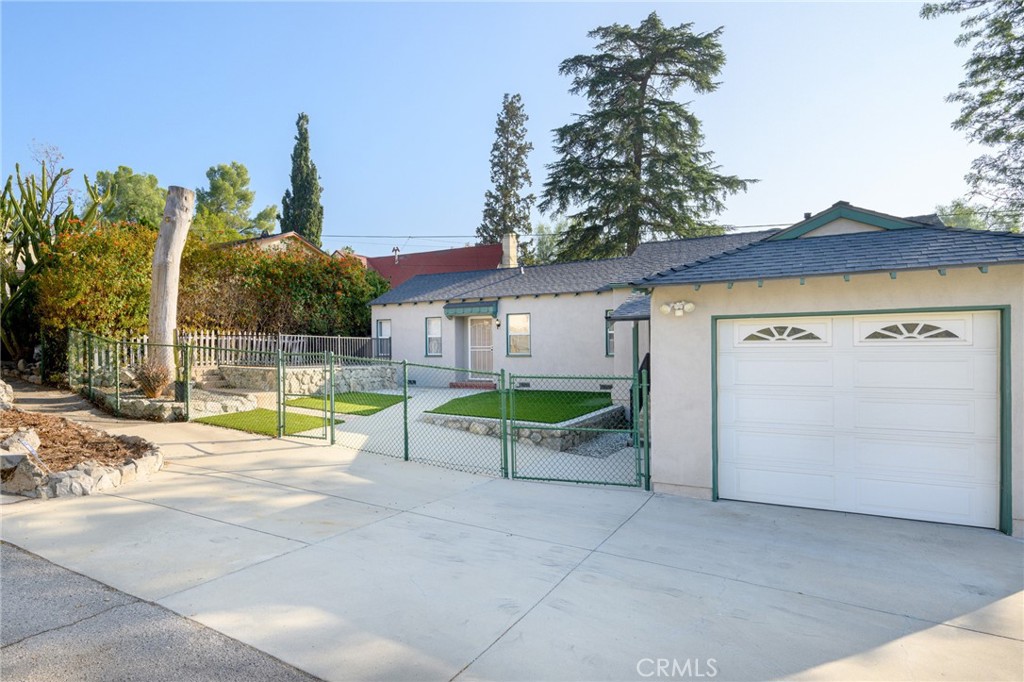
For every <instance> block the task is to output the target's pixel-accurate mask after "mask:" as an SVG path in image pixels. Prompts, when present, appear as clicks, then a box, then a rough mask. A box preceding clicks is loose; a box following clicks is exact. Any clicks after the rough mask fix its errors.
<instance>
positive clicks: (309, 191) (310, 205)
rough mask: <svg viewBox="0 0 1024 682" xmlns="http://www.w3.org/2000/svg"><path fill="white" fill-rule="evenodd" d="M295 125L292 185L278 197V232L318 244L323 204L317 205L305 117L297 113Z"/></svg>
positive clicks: (317, 190)
mask: <svg viewBox="0 0 1024 682" xmlns="http://www.w3.org/2000/svg"><path fill="white" fill-rule="evenodd" d="M295 126H296V127H297V128H298V130H299V132H298V133H297V134H296V135H295V149H294V150H292V176H291V180H292V186H291V189H287V190H285V192H284V198H283V199H281V232H282V233H285V232H298V233H299V234H300V235H302V236H303V237H305V238H306V239H308V240H309V241H311V242H312V243H314V244H316V245H317V247H319V246H320V245H321V242H320V235H321V234H323V231H324V207H323V206H322V205H320V192H321V191H322V190H323V187H321V186H320V177H319V176H318V175H317V172H316V164H315V163H313V160H312V159H311V158H310V156H309V116H307V115H306V114H304V113H303V114H299V118H298V120H297V121H296V122H295Z"/></svg>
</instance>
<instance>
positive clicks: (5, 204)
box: [0, 163, 107, 357]
mask: <svg viewBox="0 0 1024 682" xmlns="http://www.w3.org/2000/svg"><path fill="white" fill-rule="evenodd" d="M41 167H42V168H41V171H40V174H39V177H38V178H37V177H36V176H35V175H29V176H28V177H24V178H23V177H22V175H21V167H20V166H18V165H17V164H16V165H15V166H14V169H15V175H14V176H8V177H7V183H6V184H5V185H4V188H3V192H0V229H2V230H3V233H2V237H3V252H2V253H0V327H2V328H0V341H2V342H3V345H4V347H5V348H6V349H7V351H8V353H10V355H11V357H18V356H19V355H21V351H22V350H23V349H22V348H21V347H20V344H19V338H18V336H16V335H15V333H14V326H15V325H14V315H15V311H16V309H17V307H18V304H19V302H21V301H22V299H23V298H24V297H25V296H26V295H27V293H28V291H29V287H28V286H27V284H28V283H29V281H30V280H31V279H32V277H33V275H35V273H36V272H38V271H39V269H40V268H41V267H42V265H43V261H42V260H41V259H42V257H43V254H44V253H45V251H46V247H48V246H52V245H53V244H54V243H55V241H56V240H57V239H59V238H60V235H61V234H62V233H63V232H65V231H66V230H68V229H69V228H70V226H71V222H72V221H73V220H76V219H78V220H81V221H82V222H83V223H84V224H86V225H91V224H92V223H93V222H95V220H96V215H97V212H98V211H99V207H100V204H102V202H103V201H104V200H106V198H107V197H106V196H101V195H100V194H99V192H98V191H97V189H96V187H95V186H93V185H92V184H90V183H89V178H88V177H86V178H85V186H86V190H87V191H88V194H89V201H88V202H87V207H86V210H85V211H84V212H83V214H82V215H81V217H78V216H76V215H75V207H74V204H73V203H72V200H71V198H70V197H68V203H67V206H65V207H64V208H63V209H62V210H60V211H59V212H58V211H57V210H56V209H55V208H52V207H51V204H52V203H53V200H54V193H55V192H56V191H57V189H58V188H59V187H60V185H61V181H62V180H63V179H64V178H65V177H66V176H68V175H70V174H71V171H70V170H68V169H63V168H62V169H60V170H59V171H57V172H56V173H52V174H51V173H50V172H48V169H47V167H46V163H42V164H41ZM15 180H17V182H16V186H17V194H15ZM19 268H22V269H23V270H22V272H19V271H18V270H19Z"/></svg>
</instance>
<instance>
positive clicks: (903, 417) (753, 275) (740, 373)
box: [502, 202, 1024, 536]
mask: <svg viewBox="0 0 1024 682" xmlns="http://www.w3.org/2000/svg"><path fill="white" fill-rule="evenodd" d="M936 222H937V221H934V220H930V219H929V218H928V217H918V218H914V219H905V218H897V217H895V216H890V215H885V214H881V213H876V212H874V211H869V210H866V209H862V208H858V207H855V206H851V205H850V204H848V203H846V202H840V203H838V204H835V205H834V206H832V207H831V208H829V209H828V210H826V211H823V212H822V213H819V214H817V215H814V216H809V217H808V218H807V219H805V220H803V221H801V222H799V223H797V224H796V225H793V226H792V227H790V228H788V229H786V230H783V231H781V232H778V233H776V234H773V235H769V236H767V237H766V238H765V239H763V240H761V241H758V242H754V243H750V244H748V245H745V246H741V247H740V248H738V249H735V250H732V251H729V252H727V253H721V254H719V255H717V256H713V257H711V258H707V259H706V260H703V261H701V262H697V263H690V264H680V265H677V266H674V267H672V268H671V269H667V270H665V271H663V272H661V273H659V274H657V275H654V276H647V277H643V278H638V279H636V280H633V283H634V284H635V285H636V286H638V287H642V288H645V289H648V290H650V291H651V292H652V295H651V300H650V302H649V303H646V302H645V301H643V299H639V298H635V299H634V300H633V301H632V302H631V305H632V306H633V308H632V314H633V317H632V318H629V316H628V313H629V312H630V310H629V309H627V308H621V309H620V310H619V314H621V315H623V316H624V317H623V319H627V318H629V319H640V320H643V319H648V318H649V321H650V324H651V356H652V371H653V377H652V394H651V432H652V438H651V444H652V461H651V475H652V479H653V483H654V489H655V490H658V491H662V492H674V493H679V494H683V495H690V496H697V497H704V498H719V497H721V498H728V499H733V500H746V501H752V502H766V503H772V504H784V505H791V506H796V507H812V508H817V509H832V510H838V511H847V512H859V513H865V514H876V515H882V516H894V517H903V518H908V519H921V520H929V521H940V522H947V523H955V524H964V525H970V526H982V527H987V528H999V529H1001V530H1003V531H1004V532H1007V533H1010V532H1012V533H1013V534H1014V535H1016V536H1022V535H1024V379H1022V378H1021V376H1022V375H1021V369H1020V368H1021V367H1024V326H1022V323H1021V319H1022V315H1024V236H1021V235H1013V234H1007V233H993V232H982V231H970V230H960V229H951V228H945V227H943V226H942V225H941V224H935V223H936ZM645 303H646V305H645ZM688 304H690V305H688ZM502 305H503V306H504V305H505V304H504V303H503V304H502ZM645 307H646V311H647V316H646V317H645V316H644V312H645V310H644V309H645ZM651 311H653V313H652V312H651ZM677 311H678V312H677ZM580 324H581V327H580V330H579V331H578V332H574V333H571V334H567V335H568V336H571V337H574V338H578V339H582V338H584V337H586V335H587V334H589V333H590V332H589V331H587V332H584V331H583V328H582V323H580ZM563 333H565V332H563Z"/></svg>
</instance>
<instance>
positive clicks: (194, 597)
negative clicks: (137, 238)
mask: <svg viewBox="0 0 1024 682" xmlns="http://www.w3.org/2000/svg"><path fill="white" fill-rule="evenodd" d="M16 391H17V399H18V403H19V404H20V405H21V406H22V407H24V408H26V409H38V410H50V411H58V412H61V413H62V414H65V415H66V416H69V417H71V418H74V419H79V420H82V421H87V422H90V423H92V424H94V425H96V426H98V427H100V428H106V429H107V430H110V431H113V432H117V433H131V434H134V435H141V436H144V437H146V438H148V439H150V440H153V441H155V442H158V443H160V444H161V445H162V446H163V448H164V453H165V457H166V458H167V460H168V462H169V463H168V465H167V469H166V471H165V472H162V473H161V474H159V475H158V476H157V477H155V478H154V479H153V480H151V481H149V482H147V483H139V484H136V485H133V486H129V487H126V488H123V489H121V490H119V491H118V493H117V494H116V495H103V496H95V497H89V498H82V499H72V500H54V501H48V502H31V501H30V502H21V503H18V504H11V505H4V506H3V507H2V508H0V515H2V516H0V520H2V528H0V536H2V537H3V539H4V540H6V541H8V542H11V543H13V544H16V545H18V546H21V547H24V548H25V549H27V550H29V551H31V552H33V553H35V554H38V555H40V556H43V557H45V558H47V559H49V560H50V561H53V562H55V563H56V564H59V565H60V566H64V567H67V568H69V569H71V570H74V571H76V572H78V573H81V574H83V575H86V576H89V577H90V578H94V579H95V580H98V581H100V582H101V583H104V584H106V585H109V586H112V587H114V588H116V589H118V590H121V591H123V592H124V593H126V594H128V595H132V596H134V597H136V598H139V599H142V600H146V601H148V602H152V603H154V604H157V605H159V606H163V607H166V608H168V609H170V610H171V611H173V612H175V613H178V614H181V615H183V616H186V617H188V618H189V619H191V620H194V621H196V622H197V623H200V624H202V625H205V626H207V627H210V628H212V629H214V630H216V631H218V632H220V633H223V634H225V635H227V636H228V637H230V638H233V639H234V640H237V641H239V642H243V643H245V644H248V645H250V646H252V647H255V648H256V649H258V650H260V651H262V652H265V653H267V654H270V655H271V656H273V657H275V658H277V659H280V660H281V661H283V662H285V663H287V664H288V665H292V666H295V667H296V668H299V669H301V670H303V671H306V672H308V673H311V674H313V675H316V676H318V677H322V678H324V679H330V680H351V679H360V680H362V679H380V680H451V679H493V680H599V679H607V680H623V679H648V678H651V677H676V678H679V677H687V676H688V677H698V676H701V675H703V676H704V677H710V676H712V675H711V673H712V669H713V672H714V676H715V677H716V678H717V679H724V680H733V679H736V680H740V679H776V678H786V679H798V678H806V679H858V680H859V679H920V678H926V679H933V678H940V677H944V678H953V679H985V680H995V679H1008V680H1019V679H1021V677H1022V670H1024V642H1022V640H1024V615H1022V614H1024V600H1022V593H1021V591H1022V589H1024V544H1022V543H1021V542H1020V541H1018V540H1014V539H1011V538H1007V537H1005V536H1002V535H999V534H998V533H995V532H993V531H987V530H982V529H973V528H963V527H956V526H943V525H938V524H928V523H919V522H913V521H900V520H893V519H883V518H875V517H866V516H857V515H849V514H839V513H830V512H818V511H812V510H803V509H791V508H783V507H771V506H765V505H756V504H744V503H734V502H718V503H709V502H701V501H697V500H689V499H681V498H673V497H666V496H660V495H654V496H652V495H650V494H647V493H643V492H641V491H637V490H610V489H600V488H582V487H571V486H558V485H550V484H534V483H527V482H523V481H507V480H502V479H489V478H484V477H479V476H474V475H470V474H464V473H459V472H454V471H447V470H442V469H435V468H431V467H429V466H424V465H421V464H416V463H407V462H402V461H400V460H394V459H388V458H384V457H379V456H375V455H366V454H359V453H356V452H353V451H351V450H346V449H344V448H341V447H318V446H314V445H310V444H306V443H297V442H292V441H288V440H281V441H274V440H269V439H264V438H258V437H253V436H249V435H246V434H242V433H238V432H233V431H227V430H224V429H217V428H214V427H207V426H202V425H199V424H152V423H140V422H122V421H119V420H115V419H112V418H110V417H109V416H106V415H102V414H99V413H96V412H95V411H92V410H90V409H89V408H87V407H85V406H84V405H83V404H82V403H81V401H79V400H78V399H77V398H75V397H73V396H67V395H62V394H58V393H55V392H48V391H42V390H28V389H26V387H25V386H24V385H21V384H19V385H17V386H16ZM4 592H5V594H6V592H7V587H6V585H5V586H4ZM219 677H220V675H218V674H217V673H216V671H214V672H211V674H210V676H209V677H208V678H207V679H217V678H219ZM66 679H72V678H66Z"/></svg>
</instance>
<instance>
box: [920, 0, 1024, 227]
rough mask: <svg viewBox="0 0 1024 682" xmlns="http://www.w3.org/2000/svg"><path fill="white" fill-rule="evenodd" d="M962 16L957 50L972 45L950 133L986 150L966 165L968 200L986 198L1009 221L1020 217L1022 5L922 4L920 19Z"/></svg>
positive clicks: (980, 1)
mask: <svg viewBox="0 0 1024 682" xmlns="http://www.w3.org/2000/svg"><path fill="white" fill-rule="evenodd" d="M962 13H963V14H966V16H965V17H964V19H963V20H962V21H961V22H960V27H961V28H963V33H961V34H960V36H959V37H958V38H957V39H956V44H957V45H960V46H964V45H973V47H972V51H971V57H970V59H968V60H967V63H966V64H964V68H965V69H966V74H965V78H964V80H963V81H962V82H961V83H960V85H959V88H960V89H959V90H957V91H956V92H954V93H953V94H951V95H949V96H948V97H947V98H946V100H947V101H949V102H956V103H958V104H960V116H959V117H958V118H957V119H956V120H955V121H953V128H954V129H955V130H964V131H966V132H967V139H968V140H970V141H971V142H978V143H980V144H982V145H984V146H986V147H991V148H992V149H993V150H995V151H994V153H992V154H983V155H981V156H979V157H978V158H977V159H975V160H974V162H973V163H972V164H971V172H970V173H968V174H967V176H966V180H967V182H968V184H970V186H971V193H972V195H974V196H979V197H983V198H985V199H988V200H989V201H990V202H992V204H993V205H994V207H995V209H996V210H998V211H1002V212H1004V213H1005V214H1010V216H1011V218H1012V217H1016V218H1018V219H1019V218H1020V216H1021V215H1022V214H1024V3H1022V2H1021V0H952V1H951V2H940V3H935V4H933V3H928V4H926V5H925V6H924V7H923V8H922V9H921V16H923V17H924V18H926V19H930V18H932V17H938V16H942V15H945V14H962Z"/></svg>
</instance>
